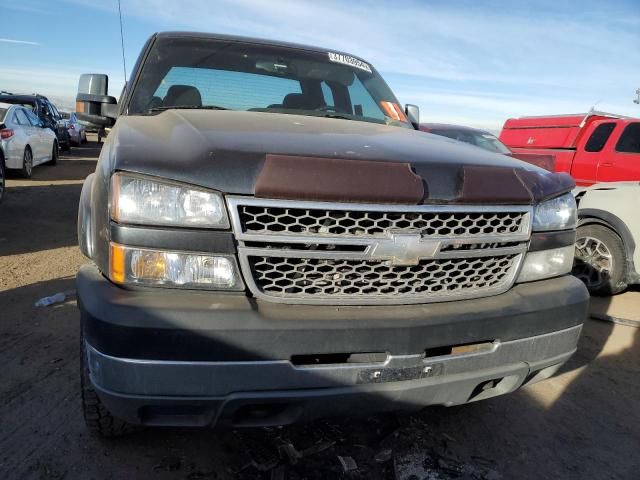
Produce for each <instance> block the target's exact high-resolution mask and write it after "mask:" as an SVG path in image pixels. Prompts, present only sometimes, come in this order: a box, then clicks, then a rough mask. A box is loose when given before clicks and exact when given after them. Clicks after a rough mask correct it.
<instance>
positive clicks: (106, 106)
mask: <svg viewBox="0 0 640 480" xmlns="http://www.w3.org/2000/svg"><path fill="white" fill-rule="evenodd" d="M108 91H109V77H108V76H107V75H104V74H101V73H85V74H84V75H80V80H79V82H78V94H77V95H76V116H77V117H78V119H80V120H84V121H86V122H90V123H93V124H94V125H98V126H101V127H110V126H112V125H113V124H114V123H115V121H116V118H117V117H118V102H117V100H116V99H115V97H110V96H109V95H108Z"/></svg>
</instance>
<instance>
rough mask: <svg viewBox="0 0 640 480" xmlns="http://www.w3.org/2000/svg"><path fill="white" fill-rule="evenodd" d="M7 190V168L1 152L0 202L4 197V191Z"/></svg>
mask: <svg viewBox="0 0 640 480" xmlns="http://www.w3.org/2000/svg"><path fill="white" fill-rule="evenodd" d="M6 190H7V170H6V169H5V168H4V157H3V156H2V153H0V203H2V199H3V198H4V193H5V191H6Z"/></svg>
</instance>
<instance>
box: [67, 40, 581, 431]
mask: <svg viewBox="0 0 640 480" xmlns="http://www.w3.org/2000/svg"><path fill="white" fill-rule="evenodd" d="M131 78H132V79H133V81H131V82H129V83H128V84H127V85H128V86H127V90H126V91H125V92H124V94H123V95H122V96H121V97H120V98H121V100H120V102H119V103H117V102H116V100H115V98H114V97H111V96H108V89H107V87H106V85H107V78H106V76H103V75H96V74H89V75H86V76H83V77H82V78H81V80H80V82H79V93H78V96H77V98H76V100H77V103H78V117H79V118H80V119H84V120H89V121H95V122H98V123H100V124H103V125H105V126H111V125H113V124H114V123H115V125H114V127H113V129H112V130H111V133H110V134H109V136H108V137H107V138H106V140H105V145H104V148H103V149H102V151H101V154H100V157H99V160H98V164H97V167H96V170H95V172H94V173H93V174H91V175H90V176H89V177H88V178H87V179H86V180H85V182H84V185H83V188H82V193H81V198H80V205H79V213H78V241H79V244H80V248H81V250H82V252H83V253H84V254H85V255H86V256H87V257H89V258H90V259H91V260H92V263H90V264H87V265H84V266H82V267H81V268H80V270H79V272H78V275H77V282H76V284H77V294H78V306H79V308H80V313H81V328H82V337H81V338H82V340H81V345H82V352H81V362H82V374H81V375H82V377H81V381H82V392H83V408H84V416H85V419H86V423H87V425H88V426H89V428H90V429H91V431H93V432H96V433H98V434H101V435H107V436H110V435H118V434H121V433H125V432H127V431H130V430H131V429H132V428H133V427H132V425H165V426H166V425H189V426H209V425H215V424H227V425H231V426H237V427H246V426H254V427H255V426H267V425H283V424H287V423H291V422H295V421H298V420H302V419H308V418H312V417H314V416H321V415H327V414H331V415H354V414H361V413H364V412H371V411H381V410H400V409H419V408H422V407H423V406H425V405H435V404H437V405H458V404H464V403H467V402H472V401H476V400H481V399H486V398H490V397H494V396H497V395H501V394H505V393H508V392H511V391H514V390H515V389H517V388H519V387H520V386H522V385H524V384H531V383H533V382H536V381H539V380H542V379H544V378H547V377H549V376H551V375H552V374H553V373H554V372H555V371H557V369H558V368H559V367H560V365H562V364H563V363H564V362H565V361H566V360H567V359H568V358H569V357H570V356H571V355H572V354H573V352H574V351H575V349H576V344H577V341H578V338H579V335H580V331H581V328H582V324H583V322H584V320H585V318H586V315H587V308H588V301H589V298H588V292H587V289H586V288H585V287H584V285H583V283H582V282H580V281H579V280H578V279H577V278H575V277H573V276H571V275H570V272H571V268H572V264H573V256H574V246H573V244H574V241H575V228H576V222H577V214H576V206H575V200H574V197H573V195H572V194H571V193H570V192H571V190H572V189H573V188H574V186H575V183H574V182H573V180H571V178H570V177H569V176H568V175H566V174H554V173H551V172H547V171H545V170H543V169H540V168H537V167H535V166H532V165H529V164H526V163H524V162H519V161H516V160H513V159H511V158H508V157H505V156H504V155H497V154H494V153H491V152H487V151H484V150H482V149H479V148H477V149H474V148H469V147H468V146H466V145H462V144H460V143H459V142H451V141H450V140H448V139H445V138H442V137H438V136H435V135H426V134H424V133H422V132H419V131H416V130H417V129H418V123H417V122H418V118H419V112H418V109H417V107H415V106H412V105H407V106H405V108H404V109H403V108H401V107H400V105H399V103H398V100H397V99H396V97H395V95H394V94H393V93H392V91H391V90H390V89H389V87H388V86H387V84H386V83H385V82H384V80H383V79H382V77H381V76H380V74H379V73H378V72H377V71H376V70H375V68H374V67H373V66H372V65H371V64H369V63H368V62H366V61H365V60H362V59H360V58H358V57H355V56H353V55H350V54H347V53H341V52H335V51H333V50H326V49H323V48H318V47H310V46H304V45H292V44H289V43H280V42H275V41H271V40H261V39H247V38H242V37H235V36H224V35H214V34H202V33H184V32H183V33H180V32H176V33H172V32H169V33H159V34H155V35H153V36H152V37H151V38H150V39H149V41H148V42H147V43H146V45H145V46H144V49H143V51H142V52H141V55H140V58H139V60H138V62H137V63H136V67H134V70H133V72H132V73H131ZM99 85H102V86H101V87H100V88H98V87H97V86H99Z"/></svg>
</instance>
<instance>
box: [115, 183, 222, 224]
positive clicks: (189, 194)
mask: <svg viewBox="0 0 640 480" xmlns="http://www.w3.org/2000/svg"><path fill="white" fill-rule="evenodd" d="M111 218H112V219H113V220H115V221H116V222H118V223H133V224H140V225H166V226H173V227H195V228H198V227H204V228H228V227H229V219H228V217H227V211H226V209H225V206H224V200H223V198H222V195H220V194H219V193H216V192H210V191H207V190H201V189H198V188H193V187H189V186H184V185H178V184H174V183H170V182H163V181H158V180H155V179H151V178H149V177H143V176H137V175H130V174H126V173H121V172H118V173H116V174H114V175H113V176H112V177H111Z"/></svg>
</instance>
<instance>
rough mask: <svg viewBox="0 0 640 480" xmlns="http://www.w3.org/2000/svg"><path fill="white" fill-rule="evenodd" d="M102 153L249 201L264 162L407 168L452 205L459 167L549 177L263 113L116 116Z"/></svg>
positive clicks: (495, 158)
mask: <svg viewBox="0 0 640 480" xmlns="http://www.w3.org/2000/svg"><path fill="white" fill-rule="evenodd" d="M109 137H110V138H109V140H108V142H107V144H106V145H105V148H104V149H103V152H102V155H103V156H105V155H106V156H108V161H109V163H110V166H111V169H112V171H114V170H126V171H131V172H137V173H141V174H148V175H154V176H159V177H164V178H169V179H173V180H176V181H180V182H185V183H189V184H194V185H198V186H202V187H206V188H212V189H216V190H219V191H222V192H224V193H233V194H246V195H253V194H254V192H255V185H256V180H257V178H258V176H259V174H260V172H261V171H262V169H263V166H264V163H265V159H266V156H267V155H269V154H271V155H291V156H301V157H320V158H333V159H336V158H337V159H350V160H368V161H379V162H398V163H408V164H410V165H411V167H412V170H413V171H414V172H415V173H416V174H417V175H419V176H420V177H422V179H423V181H424V182H425V184H426V185H427V187H428V188H426V189H425V191H426V192H428V194H427V197H428V198H425V199H424V200H425V201H431V202H434V201H445V202H446V201H455V200H456V198H457V197H459V195H460V191H461V184H460V183H461V175H463V172H464V169H465V168H469V169H470V170H469V171H472V172H479V171H482V170H478V169H479V168H480V169H482V168H487V169H489V170H487V171H491V169H493V170H494V171H495V170H496V169H498V170H505V169H508V170H510V171H518V172H525V173H527V174H528V175H530V176H531V175H534V176H536V177H540V178H543V177H545V176H550V175H553V174H550V173H549V172H545V171H544V170H542V169H540V168H537V167H535V166H533V165H529V164H527V163H524V162H521V161H519V160H516V159H513V158H509V157H507V156H504V155H499V154H493V153H491V152H487V151H485V150H482V149H480V148H477V147H475V146H472V145H467V144H464V143H461V142H456V141H454V140H451V139H448V138H446V137H441V136H436V135H432V134H429V133H424V132H421V131H416V130H411V129H407V128H401V127H392V126H387V125H381V124H375V123H369V122H360V121H353V120H343V119H335V118H324V117H311V116H301V115H288V114H278V113H265V112H245V111H229V110H225V111H216V110H168V111H165V112H162V113H160V114H157V115H153V116H122V117H120V118H119V119H118V121H117V123H116V126H115V127H114V129H113V130H112V132H111V134H110V135H109Z"/></svg>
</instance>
